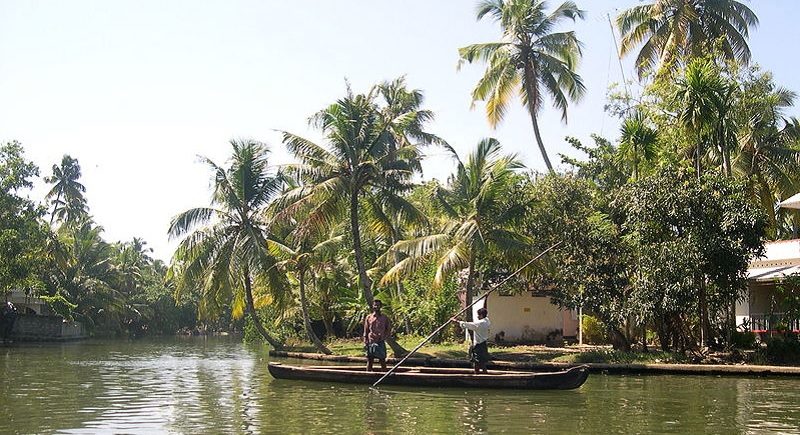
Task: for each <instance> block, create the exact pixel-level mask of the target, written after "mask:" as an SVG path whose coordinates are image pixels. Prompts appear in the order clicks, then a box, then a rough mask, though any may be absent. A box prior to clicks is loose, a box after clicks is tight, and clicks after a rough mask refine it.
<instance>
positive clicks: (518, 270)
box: [371, 241, 563, 388]
mask: <svg viewBox="0 0 800 435" xmlns="http://www.w3.org/2000/svg"><path fill="white" fill-rule="evenodd" d="M561 243H563V241H561V242H558V243H556V244H555V245H553V246H551V247H549V248H547V249H545V250H544V251H542V252H541V253H539V255H537V256H535V257H533V259H532V260H531V261H529V262H527V263H525V264H524V265H523V266H522V267H520V268H519V269H517V270H516V271H514V273H512V274H511V275H508V276H507V277H506V278H505V279H504V280H502V281H500V282H499V283H497V284H496V285H495V286H494V287H492V288H491V289H490V290H489V291H488V292H486V293H484V294H483V296H481V297H479V298H478V299H475V300H474V301H473V302H472V303H471V304H469V305H468V306H466V307H464V309H462V310H461V311H459V312H458V313H456V314H455V315H453V317H451V318H449V319H448V320H447V321H446V322H444V323H443V324H442V325H441V326H439V327H438V328H436V330H435V331H433V332H431V334H430V335H428V336H427V337H425V339H424V340H422V342H421V343H420V344H418V345H417V347H415V348H414V349H412V350H411V352H409V353H408V354H407V355H406V356H404V357H403V359H401V360H400V361H399V362H398V363H397V364H395V365H394V367H392V368H391V369H389V371H387V372H386V373H385V374H384V375H383V376H381V378H380V379H378V380H377V381H375V383H374V384H372V387H371V388H375V387H377V386H378V384H380V383H381V382H382V381H383V380H384V379H386V377H387V376H389V375H391V374H392V373H394V371H395V370H396V369H397V368H398V367H400V365H401V364H403V363H404V362H405V361H406V360H407V359H408V358H409V357H410V356H411V355H413V354H414V353H415V352H416V351H418V350H419V349H420V348H421V347H422V346H424V345H425V343H427V342H428V341H430V339H431V338H433V337H434V336H435V335H436V334H437V333H438V332H439V331H441V330H442V329H444V327H445V326H447V325H448V324H450V322H452V321H453V320H455V318H456V317H458V316H460V315H461V314H463V313H464V312H466V311H467V310H468V309H470V308H472V306H473V305H475V304H477V303H478V302H480V301H481V299H486V297H487V296H489V294H491V293H492V292H493V291H495V290H497V289H499V288H500V287H501V286H502V285H503V284H505V283H506V282H508V280H510V279H511V278H513V277H514V276H516V275H517V274H518V273H520V272H522V270H523V269H525V268H526V267H528V266H530V265H531V263H533V262H534V261H536V260H538V259H540V258H541V257H542V256H543V255H544V254H546V253H547V252H549V251H550V250H552V249H553V248H555V247H557V246H558V245H560V244H561Z"/></svg>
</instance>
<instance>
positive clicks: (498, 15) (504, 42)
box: [458, 0, 586, 172]
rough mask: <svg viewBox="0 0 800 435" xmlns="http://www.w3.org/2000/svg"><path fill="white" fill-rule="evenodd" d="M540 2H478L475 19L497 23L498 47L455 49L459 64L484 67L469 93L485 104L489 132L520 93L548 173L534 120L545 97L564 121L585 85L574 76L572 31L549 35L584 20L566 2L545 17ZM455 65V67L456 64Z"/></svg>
mask: <svg viewBox="0 0 800 435" xmlns="http://www.w3.org/2000/svg"><path fill="white" fill-rule="evenodd" d="M546 6H547V4H546V2H545V1H543V0H483V1H481V2H480V3H479V4H478V13H477V16H478V19H479V20H480V19H482V18H483V17H486V16H489V17H491V18H493V19H494V21H496V22H498V23H500V27H501V29H502V31H503V36H502V39H501V41H500V42H489V43H483V44H473V45H469V46H466V47H463V48H460V49H459V50H458V53H459V55H460V56H461V61H462V62H464V61H466V62H469V63H473V62H476V61H482V62H486V63H487V64H488V65H487V67H486V72H485V73H484V75H483V77H482V78H481V79H480V80H479V81H478V84H477V85H476V86H475V89H474V90H473V91H472V100H473V104H474V102H475V101H485V102H486V116H487V118H488V120H489V123H490V124H491V125H492V127H495V126H497V124H499V123H500V121H502V119H503V116H504V115H505V113H506V108H507V107H508V103H509V99H510V98H511V97H512V95H513V93H514V92H519V95H520V97H521V99H522V104H523V106H525V108H526V109H527V111H528V114H529V115H530V117H531V124H532V125H533V132H534V135H535V137H536V143H537V144H538V146H539V151H540V152H541V154H542V158H543V159H544V163H545V165H546V166H547V170H548V171H550V172H553V165H552V164H550V158H549V157H548V156H547V150H546V149H545V147H544V143H543V142H542V137H541V134H540V132H539V122H538V120H537V115H538V113H539V111H540V110H541V108H542V105H543V102H544V94H545V93H547V94H549V95H550V97H551V98H552V99H553V105H554V106H555V107H556V108H557V109H559V110H561V118H562V120H563V121H564V122H566V121H567V106H568V105H569V102H570V101H573V102H577V101H578V100H580V99H581V98H582V97H583V94H584V92H585V89H586V88H585V86H584V84H583V80H582V79H581V77H580V76H579V75H578V74H577V73H576V72H575V70H576V68H577V65H578V61H579V60H580V57H581V55H582V52H581V47H582V44H581V42H580V41H579V40H578V38H577V37H576V36H575V32H573V31H569V32H553V29H554V28H556V27H557V26H558V25H559V24H561V22H562V21H563V20H565V19H571V20H573V21H574V20H576V19H578V18H581V19H582V18H584V15H585V12H584V11H582V10H580V9H578V7H577V6H576V5H575V3H574V2H572V1H567V2H564V3H563V4H561V6H559V7H557V8H556V9H555V10H553V11H552V12H550V13H549V14H548V13H546V12H545V8H546ZM459 65H460V64H459Z"/></svg>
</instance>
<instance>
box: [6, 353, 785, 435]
mask: <svg viewBox="0 0 800 435" xmlns="http://www.w3.org/2000/svg"><path fill="white" fill-rule="evenodd" d="M267 360H268V356H267V354H266V352H265V351H264V350H263V349H261V348H251V347H246V346H244V345H242V344H240V343H238V342H236V341H235V340H232V339H225V338H220V339H208V340H205V339H202V338H185V339H179V338H175V339H172V338H170V339H163V340H148V341H114V342H109V341H106V342H96V341H89V342H81V343H68V344H48V345H18V346H14V347H0V383H1V384H0V433H134V432H135V433H420V434H422V433H681V434H685V433H800V429H798V428H800V379H776V378H769V379H767V378H718V377H702V376H690V377H678V376H618V375H599V374H593V375H590V377H589V380H588V381H587V382H586V384H584V386H583V387H581V388H580V389H578V390H574V391H492V390H481V391H466V390H458V389H413V388H398V387H384V388H382V389H381V391H380V392H378V393H376V392H370V391H369V390H368V389H367V388H366V387H365V386H359V385H343V384H342V385H337V384H324V383H312V382H300V381H280V380H274V379H272V378H271V377H270V375H269V373H268V372H267V368H266V364H267ZM294 362H297V361H294Z"/></svg>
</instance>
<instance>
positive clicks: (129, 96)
mask: <svg viewBox="0 0 800 435" xmlns="http://www.w3.org/2000/svg"><path fill="white" fill-rule="evenodd" d="M795 1H796V0H758V1H751V2H749V5H750V7H751V8H753V10H754V11H755V12H756V14H757V15H758V16H759V18H760V20H761V24H760V26H759V28H757V29H756V30H754V31H753V33H752V35H751V38H750V47H751V50H752V52H753V60H754V61H755V62H757V63H758V64H760V65H761V66H762V67H763V68H764V69H768V70H771V71H772V72H773V73H774V76H775V80H776V82H777V83H779V84H780V85H782V86H784V87H786V88H788V89H791V90H794V91H800V74H798V70H800V61H798V57H797V56H796V55H795V54H796V53H794V50H793V49H788V50H787V46H792V45H794V44H795V43H796V41H797V39H798V37H800V30H798V23H800V8H796V7H790V5H793V4H794V2H795ZM639 3H640V1H638V0H582V1H581V0H579V1H578V4H579V6H580V7H581V8H583V9H585V10H586V11H587V17H586V19H585V20H583V21H579V22H577V23H575V24H571V23H569V24H568V25H566V26H564V28H563V30H569V29H574V30H575V31H576V32H577V34H578V37H579V39H581V40H582V41H583V43H584V45H585V47H584V56H583V60H582V63H581V65H580V68H579V73H580V74H581V76H582V77H583V79H584V82H585V84H586V87H587V92H586V96H585V97H584V98H583V100H582V101H581V102H579V103H577V104H573V105H571V107H570V109H569V119H568V123H567V124H564V123H563V122H562V121H561V119H560V118H561V116H560V113H559V112H557V111H555V110H553V109H552V108H550V107H549V106H548V107H547V108H546V109H545V110H544V111H543V112H542V113H541V115H540V126H541V130H542V137H543V140H544V143H545V146H546V147H547V149H548V150H549V154H550V159H551V161H553V163H554V164H556V163H557V162H560V158H559V157H558V154H566V155H570V156H576V157H578V156H580V153H578V152H577V151H575V150H573V149H571V148H570V147H569V146H568V145H567V144H566V142H565V141H564V138H565V137H566V136H573V137H577V138H578V139H581V140H582V141H584V143H590V142H589V141H590V135H591V134H600V135H602V136H605V137H607V138H609V139H612V140H613V139H616V138H617V136H618V128H619V122H618V120H616V119H613V118H611V117H609V116H608V115H606V114H605V113H604V111H603V105H604V103H605V98H606V93H607V89H608V86H609V84H611V83H615V82H620V81H621V76H622V73H621V72H620V67H619V64H618V61H617V56H616V51H615V49H614V41H613V39H612V33H611V29H610V26H609V22H608V18H607V16H608V15H611V16H612V17H613V16H615V15H616V14H618V13H619V12H620V11H621V10H624V9H625V8H627V7H630V6H632V5H636V4H639ZM475 4H476V3H475V1H473V0H450V1H443V0H441V1H431V0H406V1H402V2H398V1H387V0H369V1H368V0H336V1H313V0H293V1H271V0H269V1H268V0H263V1H246V0H229V1H221V0H214V1H212V0H182V1H181V0H170V1H163V0H140V1H106V0H95V1H92V0H71V1H69V2H65V1H59V0H52V1H43V0H42V1H37V0H0V141H2V142H5V141H9V140H18V141H19V142H21V143H22V145H23V146H24V148H25V151H26V157H27V158H28V159H29V160H32V161H33V162H34V163H36V164H37V165H38V166H39V167H40V170H41V175H42V176H46V175H49V174H51V172H52V170H51V168H52V165H53V164H55V163H58V162H60V160H61V157H62V156H63V155H64V154H69V155H71V156H72V157H74V158H77V159H78V161H79V162H80V164H81V168H82V170H83V177H82V182H83V183H84V185H85V186H86V189H87V192H86V197H87V200H88V204H89V207H90V212H91V214H92V215H93V216H94V219H95V221H96V222H97V223H98V224H99V225H102V226H103V227H104V229H105V233H104V237H105V238H106V240H109V241H129V240H131V239H132V238H133V237H142V238H144V240H146V241H147V243H148V246H149V247H151V248H152V249H153V251H154V254H153V255H154V256H155V257H156V258H160V259H162V260H165V261H167V260H169V258H170V256H171V255H172V251H173V250H174V247H175V241H169V240H168V238H167V228H168V226H169V222H170V219H171V218H172V217H173V216H175V215H177V214H178V213H180V212H182V211H184V210H186V209H189V208H192V207H199V206H207V205H208V204H209V200H210V180H211V172H210V170H209V169H208V168H207V167H206V166H204V165H203V164H201V163H200V162H199V161H198V156H200V155H201V156H206V157H208V158H210V159H211V160H213V161H215V162H217V163H220V164H222V163H224V162H225V160H226V158H227V157H228V156H229V154H230V150H231V148H230V145H229V140H231V139H233V138H252V139H256V140H259V141H263V142H265V143H267V144H269V146H270V147H271V149H272V161H273V163H274V164H276V165H279V164H282V163H289V162H290V161H291V157H290V156H289V155H288V154H287V153H286V151H285V149H284V148H283V146H282V144H281V141H280V134H279V133H278V131H280V130H286V131H290V132H293V133H296V134H299V135H302V136H306V137H308V138H311V139H314V140H320V136H319V132H317V131H314V130H313V129H310V128H309V126H308V123H307V120H308V117H309V116H310V115H312V114H313V113H315V112H316V111H318V110H319V109H321V108H323V107H325V106H327V105H328V104H330V103H332V102H334V101H335V100H336V99H337V98H340V97H341V96H343V94H344V92H345V79H346V80H348V81H349V82H350V83H351V85H352V87H353V89H354V91H356V92H363V91H366V90H367V89H368V88H369V87H370V86H371V85H373V84H375V83H379V82H382V81H384V80H390V79H394V78H396V77H399V76H403V75H404V76H405V77H406V80H407V83H408V85H409V86H410V87H413V88H417V89H421V90H422V91H423V92H424V94H425V97H426V102H425V108H427V109H430V110H432V111H434V112H435V114H436V119H435V121H434V122H433V123H431V124H430V126H429V131H431V132H433V133H436V134H438V135H439V136H441V137H443V138H444V139H445V140H447V141H448V142H449V143H450V144H451V145H453V146H454V148H455V149H456V150H457V151H458V152H459V153H460V154H461V155H465V154H466V153H468V152H469V151H470V150H471V149H472V148H473V147H474V146H475V145H476V144H477V143H478V141H479V140H480V139H482V138H484V137H495V138H497V139H498V140H499V141H500V142H501V144H502V145H503V148H504V150H505V151H506V152H509V153H517V154H518V155H519V156H520V158H521V159H522V160H523V162H524V163H525V164H526V165H527V167H529V168H531V169H533V170H540V171H541V170H544V169H545V168H544V164H543V162H542V160H541V156H540V155H539V152H538V149H537V148H536V144H535V142H534V139H533V132H532V128H531V124H530V119H529V118H528V115H527V114H526V113H525V112H524V111H523V109H522V108H521V106H519V105H516V104H515V105H514V106H512V108H511V110H510V111H509V113H508V114H507V116H506V118H505V121H504V122H503V123H502V124H501V125H500V126H499V127H498V128H497V129H494V130H493V129H491V128H490V126H489V125H488V123H487V121H486V118H485V116H484V112H483V106H482V105H481V104H480V103H478V104H477V105H476V106H475V107H474V109H473V108H471V98H470V93H471V90H472V88H473V86H474V84H475V83H476V81H477V79H478V78H479V77H480V76H481V74H482V72H483V71H484V67H483V66H482V65H478V64H476V65H464V66H463V67H462V68H461V70H460V71H457V68H456V67H457V64H458V53H457V49H458V48H459V47H463V46H465V45H469V44H472V43H478V42H490V41H495V40H497V39H498V38H499V35H500V30H499V27H497V26H496V25H495V24H494V23H491V22H490V21H488V20H485V21H482V22H477V21H476V19H475ZM550 4H551V7H552V6H554V5H555V4H556V2H553V1H551V2H550ZM623 71H624V72H625V74H626V77H627V78H629V79H632V78H634V77H635V74H634V72H633V68H632V60H631V59H625V60H624V66H623ZM794 112H795V113H793V115H795V116H797V115H798V113H797V112H798V111H797V110H795V111H794ZM427 155H428V159H426V160H425V162H424V164H423V170H424V173H423V178H424V179H426V180H427V179H431V178H439V179H444V178H445V177H446V176H447V175H448V174H449V173H450V172H451V171H452V169H453V164H452V161H451V160H450V159H448V158H447V157H446V155H445V153H444V151H443V150H441V149H436V148H429V149H428V150H427ZM557 166H560V167H562V168H563V167H564V166H563V165H560V164H559V165H557ZM46 191H47V186H45V185H44V184H43V183H42V182H41V181H39V182H37V184H36V187H35V188H34V189H33V190H32V191H31V192H29V195H30V197H31V198H32V199H34V200H37V201H40V200H42V199H43V197H44V195H45V193H46Z"/></svg>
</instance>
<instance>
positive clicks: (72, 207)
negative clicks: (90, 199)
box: [44, 154, 86, 223]
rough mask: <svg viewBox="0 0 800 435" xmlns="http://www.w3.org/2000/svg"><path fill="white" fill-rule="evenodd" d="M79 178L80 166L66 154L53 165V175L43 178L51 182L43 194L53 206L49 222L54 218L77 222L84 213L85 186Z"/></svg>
mask: <svg viewBox="0 0 800 435" xmlns="http://www.w3.org/2000/svg"><path fill="white" fill-rule="evenodd" d="M80 178H81V166H80V164H79V163H78V160H76V159H74V158H72V157H71V156H69V155H66V154H65V155H64V156H63V157H62V158H61V164H60V165H53V175H51V176H49V177H45V178H44V181H45V182H46V183H52V184H53V187H51V188H50V191H49V192H47V195H46V196H45V199H46V200H49V201H50V204H51V205H52V206H53V211H52V212H51V214H50V223H52V222H53V221H54V220H55V219H58V220H59V221H62V222H77V221H78V220H79V218H81V217H82V216H84V215H85V214H86V198H85V197H84V196H83V194H84V193H86V187H85V186H84V185H83V184H81V182H80V181H78V180H79V179H80Z"/></svg>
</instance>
